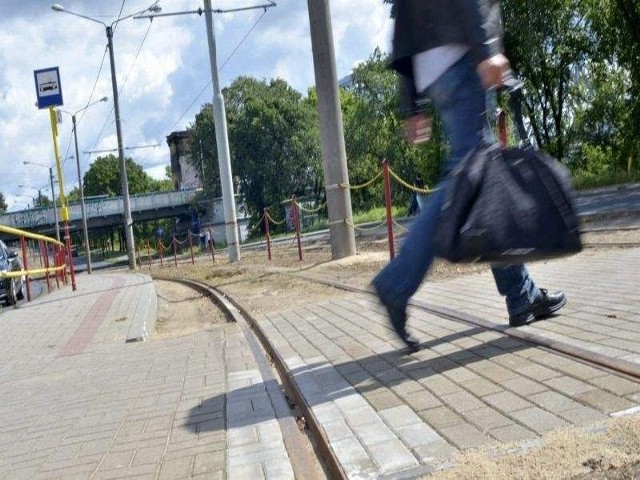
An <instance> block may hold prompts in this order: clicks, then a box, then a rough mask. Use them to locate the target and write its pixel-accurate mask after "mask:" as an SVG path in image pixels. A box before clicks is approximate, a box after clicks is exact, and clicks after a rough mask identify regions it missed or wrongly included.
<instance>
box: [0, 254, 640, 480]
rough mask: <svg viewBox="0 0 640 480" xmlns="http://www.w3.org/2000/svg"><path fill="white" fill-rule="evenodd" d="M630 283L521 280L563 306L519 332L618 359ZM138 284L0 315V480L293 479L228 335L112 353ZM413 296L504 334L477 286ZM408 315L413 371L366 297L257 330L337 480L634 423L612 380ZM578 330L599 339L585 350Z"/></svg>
mask: <svg viewBox="0 0 640 480" xmlns="http://www.w3.org/2000/svg"><path fill="white" fill-rule="evenodd" d="M639 267H640V249H629V250H614V251H610V252H591V251H586V252H584V253H582V254H580V255H577V256H574V257H571V258H568V259H564V260H556V261H553V262H548V263H546V264H543V263H538V264H534V265H531V270H532V272H533V274H534V276H535V278H536V279H537V280H538V282H539V283H540V284H541V285H543V286H546V287H549V288H556V287H557V288H564V289H565V290H566V291H567V294H568V296H569V301H570V303H569V304H568V305H567V307H566V309H565V310H564V311H563V313H564V315H561V316H558V317H555V318H553V319H551V320H548V321H546V322H542V323H540V324H538V325H535V326H533V327H527V328H530V329H539V330H540V331H543V330H544V331H550V332H552V333H554V334H556V335H560V334H562V335H565V336H566V338H569V339H575V340H576V341H578V340H579V341H582V342H587V344H591V345H593V348H596V349H600V351H603V352H605V353H610V354H612V355H614V354H615V355H619V356H620V357H624V358H625V359H627V360H629V361H634V359H635V358H636V357H634V355H636V354H637V352H636V350H634V349H633V348H632V345H631V343H633V341H631V342H629V344H624V345H620V344H618V343H616V342H614V341H615V340H616V339H618V340H620V339H631V338H632V337H630V336H629V334H630V333H631V332H633V331H634V330H633V327H634V325H635V324H636V322H637V321H638V320H639V319H638V315H639V311H638V308H639V305H640V298H638V296H637V291H636V287H635V285H636V280H635V279H636V278H637V271H638V269H639ZM150 282H151V279H150V278H149V277H148V276H146V275H141V274H128V273H104V274H102V273H100V274H96V273H94V274H93V275H90V276H87V275H80V276H79V277H78V291H77V292H71V289H70V287H65V288H63V289H61V290H57V291H54V292H53V293H51V294H50V295H46V296H44V297H42V298H41V299H38V300H37V301H34V302H32V303H30V304H26V305H22V306H20V307H19V308H16V309H4V310H3V311H2V312H1V313H0V339H1V340H2V342H3V347H4V348H3V349H1V350H0V385H1V389H0V418H2V419H3V428H2V430H1V431H0V477H1V478H18V479H20V478H29V479H32V478H45V479H49V478H56V479H57V478H171V479H174V478H175V479H179V478H198V477H200V478H242V479H244V478H246V479H253V478H269V479H279V478H293V477H294V469H293V467H292V459H291V458H290V454H288V453H287V449H286V448H285V440H286V439H285V438H284V437H283V434H282V423H281V419H280V418H279V417H278V415H276V414H275V413H274V412H275V410H274V403H273V400H272V398H271V397H270V396H269V395H268V390H269V385H268V383H269V380H266V379H265V377H264V375H262V374H261V370H260V367H259V365H258V362H257V361H256V359H255V358H254V356H253V353H252V349H251V346H250V343H251V342H250V341H248V340H247V337H246V333H245V329H244V328H242V327H241V326H240V325H237V324H226V325H223V326H220V327H219V328H215V329H213V330H212V331H208V332H202V333H198V334H194V335H189V336H185V337H182V338H179V339H175V340H158V339H154V338H153V337H152V336H150V338H149V340H148V341H145V342H131V343H125V340H126V339H127V338H128V337H129V336H130V335H131V333H130V332H131V329H132V326H133V325H134V324H136V322H137V321H139V320H140V318H139V317H140V316H143V315H147V314H148V310H146V309H145V308H146V307H145V305H147V302H148V300H149V298H148V296H149V295H152V292H153V290H152V289H150V288H149V286H150ZM145 297H147V298H145ZM417 298H418V299H420V301H424V302H425V303H429V302H431V303H432V304H434V305H442V306H447V307H448V308H455V309H460V310H462V311H467V312H473V313H474V314H476V315H480V316H481V317H482V318H485V319H487V320H490V321H494V322H496V323H502V324H504V323H506V316H505V313H504V307H503V304H502V299H501V298H500V297H499V296H498V295H497V294H496V293H495V287H494V286H493V283H492V280H491V278H490V277H489V276H482V275H481V276H469V277H465V278H464V279H456V280H452V281H449V282H443V283H438V284H431V283H425V284H424V286H423V288H421V290H420V291H419V292H418V295H417ZM460 300H462V301H460ZM410 313H411V316H410V326H411V328H412V330H413V331H415V333H416V334H417V336H418V337H419V338H420V339H421V340H422V342H423V344H422V346H423V348H422V350H421V351H420V352H419V353H417V354H414V355H406V354H405V353H404V352H403V351H402V350H401V349H400V347H401V345H400V344H399V342H398V340H397V339H396V337H395V335H394V333H393V332H392V331H391V329H390V328H389V325H388V320H387V318H386V315H385V312H384V311H383V310H382V308H381V306H380V305H378V304H377V303H376V302H375V301H374V299H373V297H372V296H370V295H356V294H344V295H340V296H336V297H335V298H333V299H332V300H330V301H323V302H319V303H316V304H312V305H307V306H304V307H295V306H283V310H282V311H280V312H277V313H270V314H268V315H267V314H265V315H262V316H260V317H258V318H257V321H258V322H259V324H260V326H261V328H262V329H263V330H264V332H265V333H266V335H267V336H268V338H269V340H270V341H271V342H272V344H273V346H274V347H275V349H276V351H277V353H278V355H279V356H280V357H281V358H283V359H284V360H285V362H286V364H287V366H288V368H289V371H290V373H291V375H292V376H293V378H294V380H295V382H296V383H297V385H298V387H299V388H300V390H301V392H302V394H303V396H304V399H305V402H306V403H307V404H308V405H309V406H310V407H311V410H312V413H313V415H314V416H315V418H316V419H317V420H318V422H319V424H320V426H321V429H322V431H323V434H324V436H325V438H326V439H327V441H328V442H329V445H330V447H331V450H332V452H333V454H334V455H335V457H336V458H337V460H338V462H339V464H340V468H341V469H342V471H343V472H344V474H345V476H347V477H348V478H354V479H356V478H417V477H420V476H421V475H424V474H427V473H429V472H431V471H433V470H435V469H438V468H443V467H446V466H447V465H450V464H451V462H452V461H455V454H456V453H457V452H459V451H464V450H467V449H469V448H474V447H489V448H490V447H494V446H499V445H504V444H513V445H518V446H521V447H523V446H532V445H535V444H536V442H539V441H540V439H541V438H542V436H544V435H545V434H546V433H548V432H551V431H553V430H555V429H558V428H563V427H568V426H573V425H575V426H580V427H592V426H594V425H599V424H601V423H602V422H606V421H608V419H610V418H611V416H617V415H622V414H628V413H631V412H634V411H637V410H638V407H639V405H640V383H638V382H636V381H634V380H632V379H630V378H626V377H622V376H620V375H616V374H613V373H611V372H609V371H606V370H604V369H602V368H598V367H594V366H590V365H587V364H585V363H583V362H580V361H576V360H572V359H571V358H568V357H567V356H564V355H561V354H557V353H553V352H550V351H548V350H545V349H541V348H537V347H535V346H533V345H531V344H530V343H527V342H525V341H522V340H519V339H516V338H512V337H509V336H507V335H505V334H504V333H501V332H497V331H488V330H485V329H482V328H479V327H474V326H470V325H468V324H463V323H459V322H456V321H453V320H446V319H443V318H441V317H437V316H434V315H432V314H429V313H425V312H424V311H420V310H418V309H411V312H410ZM596 317H597V318H596ZM589 325H591V326H596V327H595V328H598V329H600V330H602V329H603V328H605V327H606V329H607V330H606V331H604V332H603V331H597V332H595V333H598V334H599V335H600V336H597V337H592V338H590V337H589V336H588V335H587V333H590V332H591V330H589V328H591V329H592V330H593V328H592V327H588V326H589ZM597 325H600V326H601V327H602V328H601V327H597ZM591 333H594V332H591ZM581 334H582V335H581Z"/></svg>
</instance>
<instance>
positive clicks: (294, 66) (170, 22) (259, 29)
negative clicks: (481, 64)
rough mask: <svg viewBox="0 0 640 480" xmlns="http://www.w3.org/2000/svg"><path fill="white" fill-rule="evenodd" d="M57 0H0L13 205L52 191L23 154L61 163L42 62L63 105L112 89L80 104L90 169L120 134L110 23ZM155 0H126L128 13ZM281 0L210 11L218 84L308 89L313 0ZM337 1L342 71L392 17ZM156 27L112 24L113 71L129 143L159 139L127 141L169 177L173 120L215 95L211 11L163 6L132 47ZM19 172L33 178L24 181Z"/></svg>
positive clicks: (2, 150)
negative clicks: (279, 81) (56, 6)
mask: <svg viewBox="0 0 640 480" xmlns="http://www.w3.org/2000/svg"><path fill="white" fill-rule="evenodd" d="M51 3H53V2H51ZM51 3H50V2H49V1H44V0H28V1H21V2H17V1H14V0H0V10H1V11H2V12H3V14H2V16H0V45H2V49H0V100H1V101H0V168H1V169H2V171H3V172H5V173H4V174H3V177H2V182H1V183H0V191H1V192H2V193H3V194H4V195H5V198H6V199H7V202H8V204H9V207H10V209H11V210H14V209H21V208H24V207H26V205H27V203H30V202H31V200H30V199H31V198H32V197H33V196H34V191H35V192H36V194H37V189H41V190H42V192H43V194H46V195H47V196H50V187H49V174H48V171H47V169H46V168H42V167H36V166H30V167H26V166H24V165H22V161H23V160H31V161H36V162H39V163H43V164H45V165H53V163H54V154H53V143H52V136H51V129H50V124H49V117H48V112H47V111H46V110H43V111H40V110H38V109H37V108H36V107H35V106H34V103H35V101H36V91H35V82H34V78H33V71H34V70H36V69H41V68H46V67H51V66H58V67H59V68H60V76H61V84H62V89H63V95H64V102H65V105H64V107H63V108H64V109H65V110H68V111H71V112H74V111H77V110H79V109H82V108H83V107H85V106H86V105H87V103H88V102H89V101H90V95H92V92H93V95H92V97H91V101H95V100H97V99H99V98H100V97H102V96H105V95H106V96H108V97H109V102H108V103H98V104H96V105H93V106H91V107H90V108H89V109H88V110H86V111H85V112H84V113H79V114H78V116H77V118H78V120H79V123H78V140H79V148H80V151H81V154H80V156H81V160H82V161H81V169H82V171H83V172H84V171H86V169H87V168H88V167H89V164H90V162H91V161H93V159H95V157H96V155H95V154H94V155H91V156H90V157H89V156H87V155H85V154H83V153H82V152H83V151H87V150H98V149H113V148H115V147H116V146H117V140H116V134H115V122H114V114H113V98H112V97H113V94H112V88H111V77H110V63H109V57H108V55H106V56H105V55H104V54H105V48H106V44H107V39H106V35H105V29H104V27H103V26H102V25H100V24H97V23H93V22H90V21H88V20H84V19H81V18H77V17H73V16H72V15H69V14H64V13H55V12H53V11H52V10H51V8H50V7H51ZM151 3H152V2H151V0H127V2H126V3H125V11H124V12H123V14H124V15H127V14H130V13H132V12H135V11H138V10H141V9H143V8H146V7H147V6H149V5H150V4H151ZM257 3H261V0H257V1H248V0H213V1H212V4H213V8H218V9H226V8H237V7H239V6H248V5H252V4H253V5H255V4H257ZM63 4H64V5H65V8H67V9H68V10H70V11H74V12H76V13H79V14H82V15H87V16H91V17H93V18H97V19H99V20H100V21H105V22H111V21H113V20H114V19H115V18H116V16H117V14H118V9H119V7H120V5H121V2H87V1H82V0H65V2H63ZM199 4H200V5H201V2H198V1H196V2H194V1H192V0H171V1H168V0H163V1H162V2H160V5H161V6H162V8H163V13H169V12H178V11H186V10H195V9H197V8H198V5H199ZM277 4H278V6H277V7H274V8H270V9H268V10H267V11H266V13H265V12H263V11H262V10H251V11H244V12H236V13H232V14H231V13H227V14H222V15H218V14H216V15H214V25H215V32H216V46H217V57H218V58H217V60H218V65H219V66H220V67H221V68H220V81H221V84H222V86H226V85H228V84H230V83H231V82H232V81H233V80H234V79H235V78H236V77H238V76H239V75H249V76H254V77H256V78H259V79H265V78H266V79H268V78H275V77H279V78H283V79H284V80H286V81H287V82H288V83H289V84H291V85H292V86H293V87H294V88H296V89H298V90H299V91H300V92H302V93H303V94H305V93H306V91H307V89H308V88H309V87H310V86H312V85H313V82H314V73H313V57H312V54H311V40H310V38H309V17H308V12H307V2H306V1H304V0H282V1H278V2H277ZM330 7H331V15H332V26H333V33H334V45H335V52H336V65H337V73H338V76H339V77H342V76H344V75H346V74H348V73H349V71H350V69H351V68H352V67H353V66H354V65H355V64H356V63H357V62H359V61H362V60H366V59H367V58H368V57H369V55H370V54H371V52H372V51H373V49H374V48H375V47H376V46H379V47H380V48H382V49H383V51H386V50H388V44H389V40H388V39H389V31H390V28H391V22H390V20H389V18H388V17H389V13H388V7H387V6H386V5H384V4H383V2H382V0H358V1H353V0H331V2H330ZM148 27H149V21H148V20H133V19H128V20H124V21H122V22H120V23H119V24H118V26H117V28H116V30H115V33H114V37H113V39H114V52H115V58H116V71H117V78H118V84H119V86H120V87H121V91H122V94H121V98H120V113H121V119H122V132H123V138H124V143H125V146H139V145H151V144H160V146H159V147H156V148H149V149H139V150H128V151H127V155H130V156H132V158H133V159H134V160H135V161H136V162H138V163H140V164H141V165H142V166H143V167H144V168H145V169H146V170H147V172H148V173H149V174H151V175H153V176H154V177H156V178H163V177H164V165H167V164H168V163H169V149H168V147H167V144H166V139H165V137H166V135H168V134H169V133H170V132H171V130H176V129H182V128H185V127H186V126H187V125H188V124H190V123H191V122H193V120H194V117H195V114H196V113H197V112H198V111H199V109H200V108H201V105H202V104H204V103H205V102H209V101H210V100H211V93H212V92H211V86H210V85H209V83H210V80H211V72H210V66H209V56H208V43H207V38H206V27H205V19H204V15H202V16H198V15H195V14H193V15H180V16H172V17H160V18H156V19H155V20H154V21H153V23H152V24H151V29H150V30H149V34H148V36H147V38H146V40H145V41H144V45H143V46H142V48H141V49H140V53H139V55H138V57H137V58H136V52H137V51H138V49H139V48H140V45H141V43H142V41H143V38H144V36H145V32H146V31H147V29H148ZM250 30H251V31H250ZM249 31H250V33H249ZM245 37H246V38H245ZM103 58H104V61H103ZM101 62H102V69H101V70H100V74H99V75H98V72H99V69H100V65H101ZM225 62H226V63H225ZM125 78H126V84H125V83H124V81H125ZM205 87H206V89H205V90H204V92H203V93H202V95H199V94H200V92H201V91H203V88H205ZM63 120H64V121H63V123H62V124H61V125H59V137H58V143H59V148H60V155H61V157H62V158H66V157H67V156H68V155H73V154H75V151H74V147H73V141H72V138H73V137H72V134H71V121H70V118H69V116H67V115H65V116H63ZM114 153H115V152H114ZM63 178H64V180H65V188H66V190H67V191H70V190H71V189H73V188H74V187H75V185H76V183H77V170H76V162H75V160H73V159H67V160H66V161H64V171H63ZM19 184H24V185H30V186H31V187H32V188H28V187H27V188H22V189H21V188H19V187H18V185H19ZM33 188H36V190H33Z"/></svg>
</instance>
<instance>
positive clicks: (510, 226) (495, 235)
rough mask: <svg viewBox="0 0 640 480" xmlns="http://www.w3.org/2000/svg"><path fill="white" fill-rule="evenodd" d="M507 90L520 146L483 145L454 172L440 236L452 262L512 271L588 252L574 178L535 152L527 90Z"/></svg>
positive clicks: (442, 252)
mask: <svg viewBox="0 0 640 480" xmlns="http://www.w3.org/2000/svg"><path fill="white" fill-rule="evenodd" d="M509 87H510V88H509V93H510V97H511V108H512V110H513V114H514V120H515V123H516V126H517V129H518V134H519V135H520V139H521V140H522V142H521V146H520V147H517V148H505V147H503V146H502V145H500V144H499V143H495V144H487V143H486V142H483V143H481V144H480V145H478V146H477V147H476V148H475V149H474V150H473V151H472V152H470V153H469V155H467V157H465V159H464V160H463V161H462V162H461V163H460V164H459V165H458V166H457V168H455V169H454V170H453V171H452V172H451V174H450V176H449V179H448V180H449V181H448V187H447V192H446V198H445V201H444V205H443V207H442V210H441V212H440V217H439V219H438V228H437V229H436V235H435V243H436V248H437V250H438V255H439V256H440V257H442V258H446V259H447V260H449V261H452V262H473V261H487V262H491V263H497V264H500V263H503V264H504V263H506V264H512V263H523V262H526V261H529V260H538V259H544V258H553V257H559V256H564V255H570V254H574V253H577V252H580V251H581V250H582V243H581V240H580V233H579V224H578V218H577V215H576V212H575V207H574V201H573V196H574V194H573V187H572V182H571V176H570V174H569V171H568V170H567V169H566V168H565V167H564V166H563V165H562V164H560V162H558V161H557V160H555V159H553V158H551V157H549V156H547V155H545V154H543V153H541V152H540V151H537V150H536V149H534V148H533V146H532V145H531V143H530V142H529V141H528V138H527V134H526V131H525V128H524V123H523V120H522V112H521V83H520V82H518V81H515V82H510V85H509Z"/></svg>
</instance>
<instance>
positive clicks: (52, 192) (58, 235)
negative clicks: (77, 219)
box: [48, 167, 60, 241]
mask: <svg viewBox="0 0 640 480" xmlns="http://www.w3.org/2000/svg"><path fill="white" fill-rule="evenodd" d="M48 168H49V180H50V181H51V201H52V202H53V221H54V223H55V224H56V240H58V241H60V225H58V212H57V208H56V193H55V190H54V189H53V167H48Z"/></svg>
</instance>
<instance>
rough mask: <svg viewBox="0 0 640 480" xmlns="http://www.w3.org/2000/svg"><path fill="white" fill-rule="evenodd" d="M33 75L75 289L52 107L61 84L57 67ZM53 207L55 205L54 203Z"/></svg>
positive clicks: (58, 104) (59, 102) (56, 103)
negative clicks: (47, 129)
mask: <svg viewBox="0 0 640 480" xmlns="http://www.w3.org/2000/svg"><path fill="white" fill-rule="evenodd" d="M33 77H34V80H35V83H36V96H37V99H38V102H37V106H38V108H39V109H41V110H42V109H44V108H48V109H49V120H50V121H51V136H52V137H53V153H54V155H55V159H56V172H57V174H58V189H59V195H58V198H59V199H60V217H61V218H62V221H63V222H64V236H65V242H66V246H67V258H68V259H69V270H70V272H71V287H72V289H73V290H74V291H75V290H76V276H75V272H74V265H73V255H72V253H71V234H70V233H69V209H68V208H67V199H66V197H65V195H64V181H63V179H62V165H61V164H60V151H59V149H58V116H57V114H56V111H55V110H54V107H61V106H62V105H64V103H63V101H62V85H61V84H60V70H59V69H58V67H50V68H43V69H41V70H34V72H33ZM54 208H55V205H54Z"/></svg>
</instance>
